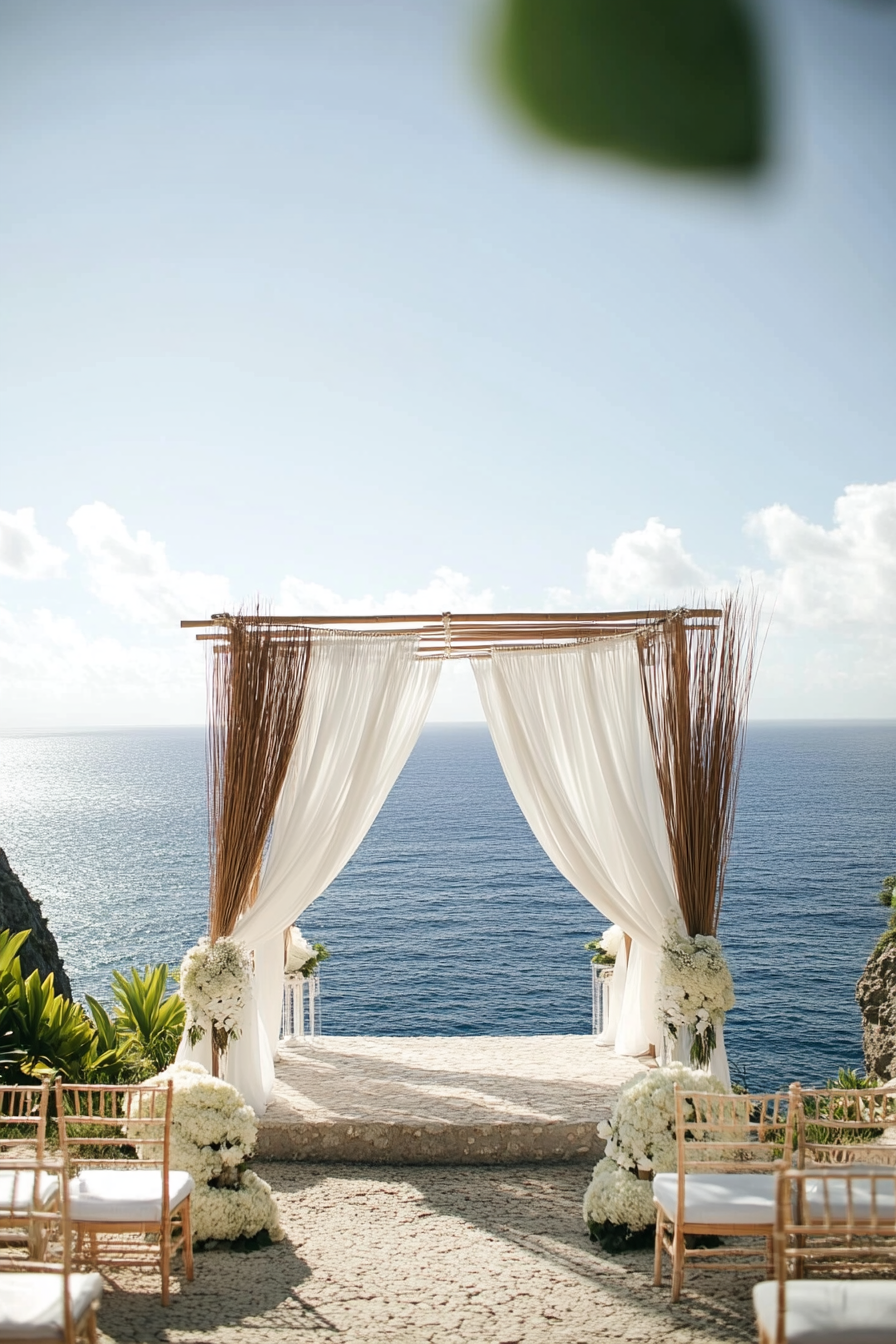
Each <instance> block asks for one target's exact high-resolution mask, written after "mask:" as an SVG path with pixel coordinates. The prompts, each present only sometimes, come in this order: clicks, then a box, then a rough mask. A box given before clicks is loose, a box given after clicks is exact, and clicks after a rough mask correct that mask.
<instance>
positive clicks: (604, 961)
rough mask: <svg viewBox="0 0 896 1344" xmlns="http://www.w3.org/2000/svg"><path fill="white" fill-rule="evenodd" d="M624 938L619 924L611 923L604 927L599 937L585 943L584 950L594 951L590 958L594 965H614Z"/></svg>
mask: <svg viewBox="0 0 896 1344" xmlns="http://www.w3.org/2000/svg"><path fill="white" fill-rule="evenodd" d="M624 939H625V934H624V933H623V932H622V929H621V928H620V927H619V925H618V924H611V925H610V927H609V928H608V929H604V931H603V933H602V934H601V936H600V937H599V938H594V939H592V941H591V942H590V943H585V951H586V952H593V953H594V956H593V957H592V958H591V960H592V962H594V964H595V965H596V966H615V964H616V958H617V957H618V956H619V953H620V951H621V950H622V944H623V941H624Z"/></svg>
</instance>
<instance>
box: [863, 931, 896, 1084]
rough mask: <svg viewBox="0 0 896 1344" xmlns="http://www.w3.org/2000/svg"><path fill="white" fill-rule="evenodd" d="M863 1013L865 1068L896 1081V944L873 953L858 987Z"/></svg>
mask: <svg viewBox="0 0 896 1344" xmlns="http://www.w3.org/2000/svg"><path fill="white" fill-rule="evenodd" d="M856 1002H857V1003H858V1005H859V1007H860V1008H861V1010H862V1025H863V1030H862V1048H863V1050H864V1052H865V1068H866V1069H867V1071H868V1073H869V1074H871V1073H873V1074H876V1075H877V1077H878V1078H882V1079H888V1078H896V942H890V943H885V944H884V946H883V947H882V948H881V950H880V952H878V953H877V954H876V955H875V954H874V953H872V955H871V957H869V959H868V964H867V966H866V967H865V969H864V971H863V972H862V974H861V976H860V977H859V982H858V984H857V985H856Z"/></svg>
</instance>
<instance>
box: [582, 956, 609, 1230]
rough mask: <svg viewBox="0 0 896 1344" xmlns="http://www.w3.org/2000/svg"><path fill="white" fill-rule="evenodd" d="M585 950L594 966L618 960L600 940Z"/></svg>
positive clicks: (607, 964) (606, 964)
mask: <svg viewBox="0 0 896 1344" xmlns="http://www.w3.org/2000/svg"><path fill="white" fill-rule="evenodd" d="M584 948H585V951H586V952H593V953H594V956H593V957H592V958H591V962H592V965H594V966H615V965H616V958H615V957H611V956H610V954H609V952H605V951H604V949H603V948H602V947H601V945H600V939H599V938H592V939H591V942H590V943H585V944H584ZM592 1240H594V1238H592Z"/></svg>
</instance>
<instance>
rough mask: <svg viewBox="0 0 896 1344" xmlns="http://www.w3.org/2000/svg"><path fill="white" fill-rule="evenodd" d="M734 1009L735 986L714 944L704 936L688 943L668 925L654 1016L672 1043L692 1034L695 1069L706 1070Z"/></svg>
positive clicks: (715, 941)
mask: <svg viewBox="0 0 896 1344" xmlns="http://www.w3.org/2000/svg"><path fill="white" fill-rule="evenodd" d="M734 1004H735V998H734V983H733V981H732V979H731V971H730V970H729V969H728V963H727V961H726V960H725V954H724V953H723V951H722V945H721V943H720V942H719V941H718V939H717V938H713V937H711V936H710V935H709V934H702V933H698V934H695V936H694V937H693V938H690V937H689V936H688V935H687V934H686V933H685V932H684V931H683V930H682V929H681V927H680V926H679V924H678V923H677V921H676V920H674V919H673V920H670V921H669V924H668V926H667V929H666V937H665V939H664V941H663V959H662V962H661V965H660V978H659V985H658V987H657V1014H658V1016H659V1019H660V1021H661V1022H662V1024H663V1029H664V1031H666V1032H667V1033H668V1034H669V1036H671V1037H672V1038H673V1039H674V1040H677V1039H678V1035H679V1033H680V1032H682V1031H689V1032H690V1034H691V1045H690V1060H691V1063H692V1064H694V1065H696V1067H697V1068H700V1069H708V1068H709V1062H710V1060H711V1058H712V1052H713V1050H715V1048H716V1044H717V1034H716V1033H717V1030H718V1028H719V1027H720V1026H721V1025H722V1023H723V1022H724V1021H725V1014H726V1013H727V1012H730V1010H731V1009H732V1008H733V1007H734Z"/></svg>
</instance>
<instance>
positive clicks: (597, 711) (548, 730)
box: [473, 637, 678, 1055]
mask: <svg viewBox="0 0 896 1344" xmlns="http://www.w3.org/2000/svg"><path fill="white" fill-rule="evenodd" d="M473 670H474V672H475V674H476V681H477V684H478V687H479V694H480V698H481V700H482V707H483V710H484V711H485V717H486V721H487V723H488V726H489V729H490V731H491V734H492V738H493V740H494V743H495V747H496V749H497V752H498V757H499V759H500V761H501V765H502V766H503V768H504V773H505V775H506V776H507V780H508V783H509V784H510V787H511V789H512V791H513V794H514V797H515V798H516V800H517V802H518V803H519V805H520V809H521V810H522V813H523V815H524V816H525V818H526V820H527V821H528V823H529V825H530V826H531V828H532V831H533V832H534V834H535V836H536V838H537V839H538V841H539V842H540V844H541V845H542V847H543V848H544V850H545V852H546V853H547V855H548V857H549V858H550V859H551V860H552V861H553V863H554V864H555V865H556V866H557V868H559V870H560V872H561V873H562V874H563V876H564V877H565V878H566V879H567V880H568V881H569V882H571V883H572V885H573V886H574V887H575V888H576V890H577V891H579V892H581V894H582V895H583V896H584V897H585V899H586V900H587V901H590V902H591V904H592V905H593V906H595V907H596V909H598V910H599V911H600V912H601V914H602V915H605V916H606V918H607V919H610V920H612V921H613V922H614V923H616V924H619V925H620V926H621V927H622V928H623V929H624V930H625V931H626V933H627V934H629V935H630V937H631V939H632V947H631V954H630V956H629V960H628V966H627V969H626V976H625V990H624V996H623V1001H622V1009H621V1013H620V1020H619V1025H618V1028H617V1032H616V1051H617V1053H619V1054H625V1055H639V1054H643V1053H645V1052H646V1051H647V1050H648V1048H649V1047H650V1046H651V1045H658V1044H659V1040H658V1029H657V1023H656V1009H655V1006H654V1003H655V992H656V981H657V976H658V971H659V958H660V951H661V946H662V939H663V932H664V926H665V924H666V921H667V920H668V919H669V918H670V916H677V914H678V899H677V896H676V891H675V879H674V874H673V869H672V857H671V853H670V849H669V840H668V835H667V832H666V819H665V815H664V811H663V802H662V798H661V796H660V790H659V785H658V782H657V775H656V766H655V763H654V755H653V748H652V745H651V739H650V729H649V724H648V721H647V716H646V712H645V707H644V695H643V690H642V686H641V671H640V663H639V651H638V645H637V642H636V640H635V639H634V638H632V637H627V638H617V639H605V640H599V641H595V642H593V643H590V644H577V645H568V646H566V647H564V648H558V649H547V650H541V649H539V650H531V649H519V650H510V649H495V650H493V651H492V654H491V657H489V658H481V659H474V660H473Z"/></svg>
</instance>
